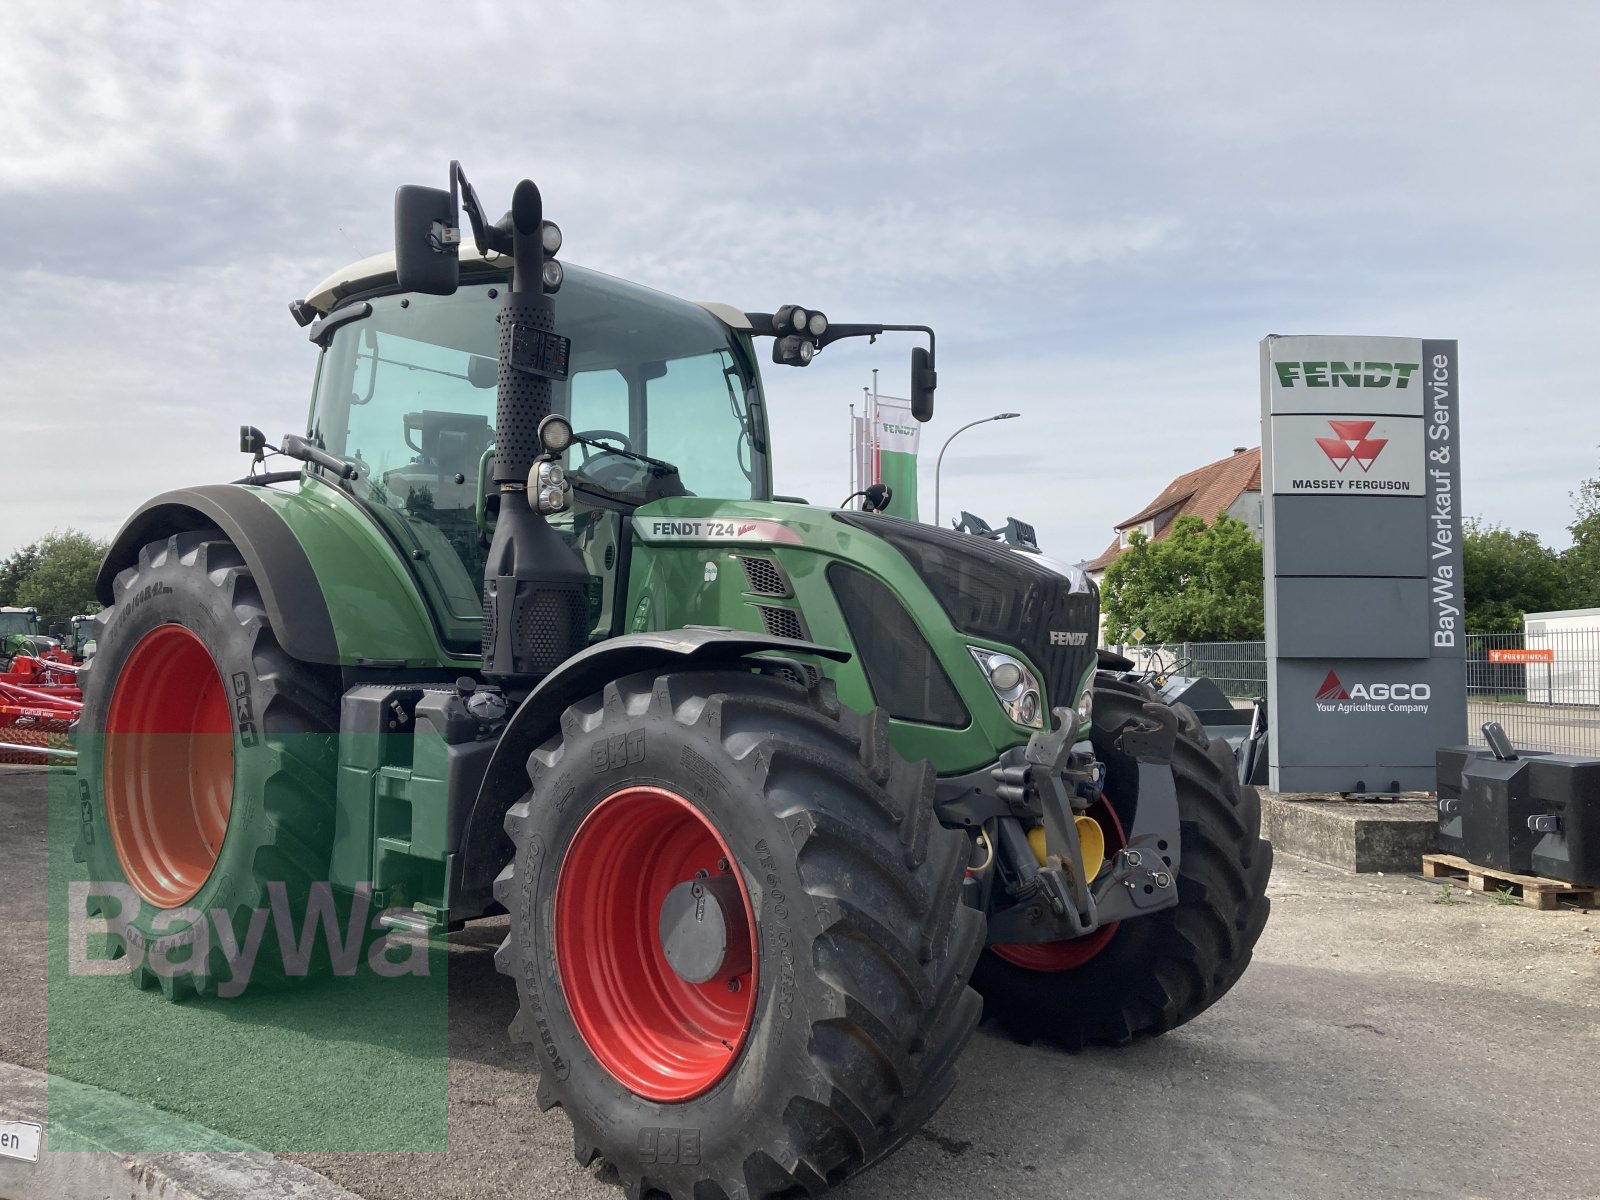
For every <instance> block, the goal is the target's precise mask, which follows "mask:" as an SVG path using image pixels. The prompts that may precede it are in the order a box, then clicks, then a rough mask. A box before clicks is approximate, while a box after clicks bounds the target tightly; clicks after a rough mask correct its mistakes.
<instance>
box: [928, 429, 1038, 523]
mask: <svg viewBox="0 0 1600 1200" xmlns="http://www.w3.org/2000/svg"><path fill="white" fill-rule="evenodd" d="M1021 415H1022V414H1021V413H995V415H994V416H992V417H984V418H983V419H982V420H980V421H973V422H972V423H971V424H968V425H963V426H962V427H961V428H960V429H958V430H956V431H955V433H952V434H951V435H950V436H949V437H947V438H945V440H944V445H942V446H940V447H939V460H938V461H937V462H936V463H934V466H933V523H934V524H935V525H938V524H939V469H940V468H941V467H943V466H944V452H945V451H946V450H948V449H950V443H951V442H953V441H955V440H956V438H957V437H959V436H960V435H961V434H963V433H965V432H966V431H967V430H969V429H971V428H972V426H973V425H986V424H988V423H989V422H990V421H1009V420H1011V418H1012V417H1020V416H1021Z"/></svg>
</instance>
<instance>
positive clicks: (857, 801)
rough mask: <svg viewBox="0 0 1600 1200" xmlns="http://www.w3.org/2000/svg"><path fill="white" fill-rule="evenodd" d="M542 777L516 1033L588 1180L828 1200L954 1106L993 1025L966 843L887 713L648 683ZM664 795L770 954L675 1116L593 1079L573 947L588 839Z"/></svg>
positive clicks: (708, 684) (794, 697) (528, 857)
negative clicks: (743, 1031)
mask: <svg viewBox="0 0 1600 1200" xmlns="http://www.w3.org/2000/svg"><path fill="white" fill-rule="evenodd" d="M630 736H631V737H633V738H635V739H637V741H635V742H630V741H629V740H628V739H629V738H630ZM624 744H626V745H628V746H629V747H630V751H629V752H628V753H626V754H622V755H619V754H618V753H616V751H615V748H616V747H618V746H621V745H624ZM635 745H636V746H637V753H634V752H632V749H631V747H633V746H635ZM608 746H609V747H612V748H613V749H612V751H611V753H610V757H609V758H608V757H607V747H608ZM624 760H626V761H624ZM608 764H609V765H608ZM528 770H529V776H530V779H531V781H532V784H533V791H532V792H531V793H530V795H529V796H527V797H525V798H524V799H523V800H521V801H520V802H519V803H517V804H515V805H513V806H512V808H511V810H510V812H509V813H508V815H507V818H506V830H507V832H508V833H509V834H510V835H511V838H512V840H513V842H514V843H515V845H516V852H515V856H514V858H513V860H512V862H511V864H510V865H509V866H508V867H507V868H506V870H505V871H504V872H503V873H502V875H501V877H500V879H499V880H498V881H497V882H496V895H497V897H498V898H499V899H500V901H501V903H503V904H504V905H505V907H506V908H507V909H508V910H509V911H510V913H511V932H510V936H509V937H508V938H507V939H506V941H505V943H504V945H502V946H501V948H500V951H499V953H498V954H497V955H496V964H497V965H498V967H499V968H500V970H501V971H503V972H504V973H506V974H508V975H511V976H513V977H514V978H515V979H516V983H517V990H518V995H519V999H520V1001H521V1008H520V1011H519V1013H518V1016H517V1019H516V1021H515V1022H513V1024H512V1035H513V1037H515V1038H517V1039H518V1040H523V1041H527V1042H531V1043H532V1044H533V1045H535V1047H537V1049H538V1050H539V1054H540V1067H541V1077H540V1081H539V1092H538V1096H539V1103H540V1105H541V1107H543V1108H546V1109H548V1108H550V1107H552V1106H555V1105H559V1106H561V1107H562V1108H563V1109H564V1110H565V1111H566V1113H567V1115H568V1117H569V1118H570V1119H571V1121H572V1126H573V1139H574V1149H575V1153H576V1155H577V1158H578V1161H579V1163H580V1164H582V1165H585V1166H587V1165H588V1164H589V1163H591V1162H592V1161H593V1160H594V1159H595V1158H596V1157H597V1156H599V1155H603V1156H604V1157H605V1158H606V1159H607V1160H609V1162H610V1163H611V1164H612V1165H613V1166H614V1167H615V1168H616V1170H617V1172H618V1175H619V1176H620V1179H621V1181H622V1184H623V1186H624V1187H625V1188H626V1190H627V1192H628V1194H629V1195H630V1196H633V1197H638V1196H640V1195H642V1194H645V1193H647V1192H649V1191H651V1190H652V1189H654V1190H657V1191H660V1192H665V1193H667V1194H668V1195H670V1196H672V1197H676V1198H678V1200H691V1198H693V1200H709V1198H712V1197H724V1198H725V1197H730V1196H748V1197H750V1198H751V1200H762V1198H764V1197H773V1196H780V1195H781V1196H808V1195H816V1194H818V1193H820V1192H822V1191H824V1190H826V1189H827V1188H828V1187H830V1186H832V1185H834V1184H836V1183H838V1182H839V1181H840V1180H842V1179H844V1178H845V1177H847V1176H849V1175H852V1174H854V1173H855V1172H857V1171H859V1170H861V1169H862V1168H863V1167H866V1166H867V1165H869V1164H870V1163H872V1162H874V1161H876V1160H877V1159H879V1158H881V1157H882V1156H883V1155H885V1154H887V1153H888V1152H889V1151H890V1150H892V1149H893V1148H894V1147H895V1146H897V1145H898V1144H899V1143H900V1142H901V1141H903V1140H904V1139H905V1138H906V1137H908V1136H910V1134H912V1133H913V1132H915V1131H916V1129H917V1128H919V1127H920V1126H921V1124H922V1123H923V1122H924V1121H925V1120H926V1119H927V1118H928V1116H929V1115H930V1114H931V1113H932V1112H933V1111H934V1110H935V1109H936V1108H938V1106H939V1105H940V1104H941V1103H942V1102H943V1100H944V1099H945V1097H946V1096H947V1095H948V1094H949V1092H950V1089H951V1088H952V1087H953V1086H954V1084H955V1080H956V1070H955V1061H956V1058H957V1056H958V1054H959V1052H960V1050H961V1048H962V1046H964V1045H965V1043H966V1041H967V1038H968V1037H969V1036H970V1035H971V1033H972V1030H973V1028H974V1026H975V1025H976V1023H977V1019H978V1015H979V1012H980V1010H981V1003H980V1001H979V999H978V997H977V995H976V994H975V993H973V992H972V991H971V990H970V989H968V987H967V977H968V975H969V974H970V973H971V970H972V965H973V962H974V961H975V959H976V957H977V955H978V952H979V949H980V947H981V945H982V941H983V919H982V916H981V915H980V914H979V913H978V912H977V911H976V910H974V909H972V908H970V907H968V906H967V905H965V904H964V903H963V902H962V885H963V878H964V870H965V866H966V863H967V859H968V854H969V849H968V847H969V843H968V841H967V838H966V835H965V834H963V833H960V832H958V831H953V830H947V829H944V828H943V827H942V826H940V825H939V823H938V822H937V820H936V819H935V818H934V816H933V773H932V769H931V767H930V766H929V765H928V764H927V763H926V762H923V763H919V764H917V765H911V764H909V763H907V762H905V761H904V760H903V759H901V758H900V757H899V756H898V755H897V754H895V753H894V751H893V750H891V749H890V746H889V742H888V737H887V718H886V716H885V714H884V713H883V711H882V710H881V709H878V710H875V711H874V712H872V713H871V714H870V715H868V716H865V717H863V716H860V715H859V714H857V713H855V712H852V711H851V710H849V709H846V708H842V707H840V706H839V705H838V704H837V702H836V700H835V699H834V697H833V692H832V685H831V684H828V683H824V684H823V690H822V691H820V692H819V693H818V695H817V696H815V697H812V696H809V695H808V693H807V691H806V689H804V688H802V687H799V686H798V685H796V684H793V683H791V682H789V681H787V680H783V679H777V678H773V677H770V676H762V675H756V674H753V673H751V672H749V671H729V672H719V673H682V674H672V675H664V676H660V677H655V676H652V675H649V674H645V675H636V676H632V677H629V678H626V679H623V680H620V681H618V682H616V683H613V684H608V685H607V686H606V688H605V689H604V692H603V694H602V695H598V696H593V697H591V698H589V699H587V700H585V701H583V702H581V703H579V704H575V705H573V706H572V707H571V708H569V709H568V710H567V711H566V713H565V715H564V716H563V718H562V731H561V733H560V734H559V735H558V736H557V737H555V738H553V739H552V740H551V741H549V742H548V743H547V744H546V745H544V746H543V747H542V748H540V749H539V750H537V751H536V752H535V753H534V754H533V756H532V757H531V759H530V760H529V764H528ZM651 785H655V786H659V787H662V788H670V789H674V790H675V791H676V793H678V795H679V796H680V797H681V798H684V799H687V800H688V801H689V803H690V804H692V805H693V806H694V808H695V810H696V811H697V813H698V814H699V816H700V818H701V819H704V820H708V821H709V822H711V824H712V825H714V826H715V829H716V831H717V833H718V835H719V836H720V837H721V838H722V839H723V841H724V842H725V843H726V845H727V846H728V847H729V848H731V851H732V856H733V858H734V859H735V860H736V869H737V870H739V871H740V873H741V877H742V878H743V880H744V882H745V884H746V886H747V888H748V890H749V899H750V902H751V907H752V909H753V911H754V914H755V922H756V926H757V941H758V943H759V944H758V949H757V964H758V968H759V974H758V976H757V979H758V982H757V985H756V988H755V991H754V995H755V997H756V999H755V1005H754V1009H753V1015H752V1018H751V1025H750V1031H749V1033H748V1035H747V1036H746V1040H745V1041H744V1042H743V1044H742V1049H740V1050H738V1052H737V1053H736V1056H735V1057H733V1059H732V1061H731V1065H729V1066H728V1067H726V1068H725V1071H726V1073H725V1074H724V1075H723V1076H722V1077H721V1078H720V1079H719V1080H717V1081H716V1082H714V1083H712V1084H711V1085H710V1086H709V1087H708V1089H707V1090H705V1091H703V1092H702V1093H701V1094H699V1095H696V1096H693V1097H691V1098H687V1099H683V1100H680V1101H677V1102H673V1103H661V1102H658V1101H655V1100H650V1099H646V1098H644V1097H643V1096H642V1095H640V1094H637V1093H636V1092H635V1091H633V1090H629V1088H627V1087H625V1086H623V1084H622V1083H621V1082H620V1080H619V1079H618V1078H617V1077H616V1076H614V1075H613V1074H612V1073H611V1072H610V1071H608V1070H607V1068H606V1067H605V1066H604V1065H602V1064H601V1063H600V1062H599V1061H598V1060H597V1058H596V1056H595V1054H594V1053H592V1052H591V1050H590V1048H589V1046H588V1044H587V1043H586V1042H585V1041H584V1039H583V1037H582V1035H581V1034H580V1032H579V1030H578V1028H577V1024H576V1022H575V1020H574V1017H573V1013H572V1011H571V1005H570V1004H569V997H568V996H567V995H566V993H565V992H564V985H563V980H562V977H561V974H560V971H559V968H558V954H557V948H556V946H555V945H554V941H555V932H554V930H555V917H554V908H555V901H554V896H555V887H556V877H557V874H558V872H559V871H560V869H561V867H562V865H563V863H564V862H565V861H567V860H568V852H569V850H570V849H571V847H572V844H573V839H574V835H575V834H576V832H577V831H578V828H579V826H580V824H581V823H582V822H583V820H584V818H585V817H586V815H587V814H588V813H590V812H591V811H592V810H594V809H595V807H596V806H597V805H598V804H600V803H601V802H602V801H604V800H606V799H607V798H608V797H615V796H618V795H620V794H622V791H623V789H626V788H629V787H636V786H651ZM669 1142H670V1149H663V1148H664V1147H667V1146H668V1145H669ZM691 1160H692V1161H691Z"/></svg>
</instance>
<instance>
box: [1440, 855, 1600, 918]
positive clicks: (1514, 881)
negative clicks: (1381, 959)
mask: <svg viewBox="0 0 1600 1200" xmlns="http://www.w3.org/2000/svg"><path fill="white" fill-rule="evenodd" d="M1422 877H1423V878H1424V879H1441V880H1447V881H1449V882H1451V883H1460V884H1461V885H1462V886H1464V887H1465V888H1466V889H1467V890H1468V891H1471V892H1481V893H1483V894H1484V895H1486V896H1488V895H1494V894H1495V893H1497V892H1499V891H1501V890H1503V889H1505V888H1510V889H1512V894H1513V895H1515V896H1518V897H1519V898H1520V899H1521V901H1522V904H1523V907H1525V908H1536V909H1540V910H1541V911H1546V912H1548V911H1549V910H1551V909H1554V908H1557V907H1558V906H1560V905H1561V904H1562V903H1563V902H1565V903H1568V904H1571V905H1574V906H1575V907H1578V908H1600V887H1580V886H1579V885H1577V884H1573V883H1563V882H1562V881H1561V880H1559V879H1545V878H1542V877H1541V876H1538V875H1518V874H1516V873H1515V872H1513V871H1499V870H1496V869H1495V868H1494V867H1482V866H1479V865H1478V864H1477V863H1471V862H1468V861H1467V860H1466V859H1464V858H1461V857H1459V856H1457V855H1454V854H1424V855H1423V856H1422Z"/></svg>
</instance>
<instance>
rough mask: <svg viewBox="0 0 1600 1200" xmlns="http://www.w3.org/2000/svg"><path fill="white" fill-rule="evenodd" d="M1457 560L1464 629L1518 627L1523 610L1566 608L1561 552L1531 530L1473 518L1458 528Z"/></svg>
mask: <svg viewBox="0 0 1600 1200" xmlns="http://www.w3.org/2000/svg"><path fill="white" fill-rule="evenodd" d="M1461 563H1462V571H1463V574H1464V576H1465V581H1464V582H1463V584H1462V590H1463V592H1464V593H1465V597H1466V602H1467V632H1468V633H1493V632H1495V631H1497V630H1504V629H1521V628H1522V618H1523V615H1524V614H1525V613H1531V612H1552V611H1554V610H1555V609H1559V608H1565V607H1567V597H1568V586H1567V575H1566V572H1565V571H1564V570H1563V569H1562V562H1561V556H1560V555H1558V554H1557V553H1556V552H1555V551H1554V550H1551V549H1550V548H1549V547H1547V546H1545V545H1543V544H1542V543H1541V542H1540V541H1539V535H1538V534H1536V533H1529V532H1528V531H1527V530H1523V531H1522V532H1521V533H1512V532H1511V530H1509V529H1507V528H1505V527H1504V526H1503V525H1485V524H1484V523H1483V522H1482V521H1481V520H1478V519H1477V518H1473V519H1471V520H1469V521H1468V522H1467V524H1466V529H1465V530H1464V531H1463V536H1462V539H1461Z"/></svg>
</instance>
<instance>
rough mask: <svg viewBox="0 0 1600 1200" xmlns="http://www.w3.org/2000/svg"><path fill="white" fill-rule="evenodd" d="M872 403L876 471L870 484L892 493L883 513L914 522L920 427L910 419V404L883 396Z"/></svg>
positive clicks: (915, 421) (914, 419) (915, 518)
mask: <svg viewBox="0 0 1600 1200" xmlns="http://www.w3.org/2000/svg"><path fill="white" fill-rule="evenodd" d="M875 399H876V401H877V403H876V404H875V405H874V409H873V426H874V428H873V431H872V432H873V434H874V436H873V439H872V441H873V443H874V445H873V450H874V457H875V460H876V461H875V463H874V466H875V468H876V469H875V470H874V471H873V474H872V482H878V483H883V484H886V485H887V486H888V487H889V488H890V489H891V490H892V491H893V493H894V494H893V496H892V498H891V499H890V501H889V507H888V508H887V509H886V510H885V511H887V512H889V513H891V514H892V515H894V516H897V517H904V518H906V520H908V521H915V520H917V445H918V442H919V440H920V438H921V436H922V425H921V423H920V422H918V421H917V419H916V418H915V417H914V416H912V415H911V401H909V400H900V399H897V398H896V397H894V396H883V395H880V396H877V397H875ZM863 486H865V485H863Z"/></svg>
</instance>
